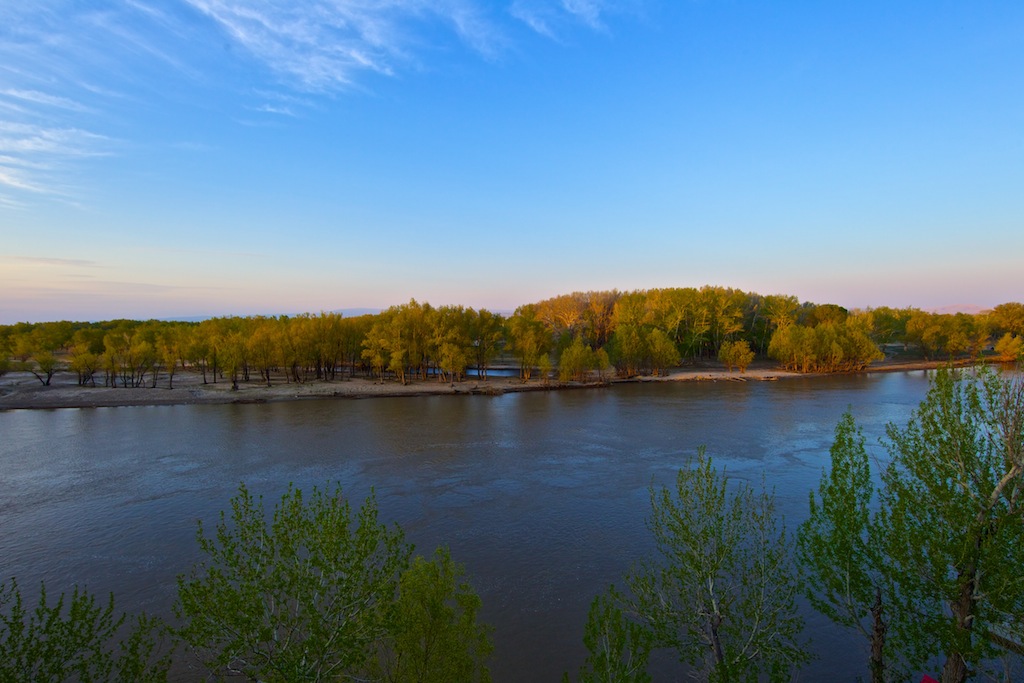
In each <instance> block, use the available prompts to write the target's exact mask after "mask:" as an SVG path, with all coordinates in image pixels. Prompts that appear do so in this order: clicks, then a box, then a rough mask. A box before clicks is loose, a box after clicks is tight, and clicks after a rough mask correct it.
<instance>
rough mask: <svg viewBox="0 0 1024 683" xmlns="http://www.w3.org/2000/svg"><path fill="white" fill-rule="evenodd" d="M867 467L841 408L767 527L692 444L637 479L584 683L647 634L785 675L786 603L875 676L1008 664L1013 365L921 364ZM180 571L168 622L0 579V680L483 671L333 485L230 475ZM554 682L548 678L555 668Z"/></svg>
mask: <svg viewBox="0 0 1024 683" xmlns="http://www.w3.org/2000/svg"><path fill="white" fill-rule="evenodd" d="M887 435H888V436H887V439H886V441H885V446H886V449H887V450H888V453H889V460H888V463H887V464H885V465H884V467H882V469H881V471H880V472H878V473H875V474H877V475H878V476H875V474H873V473H872V471H871V464H870V461H869V458H868V456H867V453H866V450H865V445H864V439H863V437H862V436H861V435H860V431H859V429H858V428H857V425H856V422H855V420H854V418H853V416H852V415H850V414H847V415H845V416H844V417H843V418H842V419H841V420H840V422H839V424H838V425H837V426H836V430H835V441H834V443H833V446H832V448H831V467H830V468H829V470H828V471H826V472H824V473H823V477H822V480H821V483H820V485H819V488H818V490H817V491H813V492H811V494H810V498H809V501H810V502H809V505H810V508H809V510H810V514H809V517H808V519H807V520H806V521H805V522H804V523H803V524H802V525H801V526H800V527H799V528H798V529H797V530H796V533H795V534H792V533H790V532H788V531H787V529H786V527H785V524H784V521H783V520H781V519H779V518H778V517H777V515H776V514H775V511H774V497H773V494H772V492H771V491H769V490H767V489H766V488H765V486H764V485H763V484H762V485H761V486H760V487H754V486H751V485H748V484H746V483H742V482H734V481H731V480H730V479H729V478H728V474H727V473H726V472H724V471H719V470H717V469H716V468H715V467H714V464H713V461H712V459H711V458H710V457H709V456H707V454H706V453H704V451H703V450H702V449H698V452H697V455H696V457H695V458H694V460H693V462H691V464H690V466H688V467H686V468H683V469H682V470H680V471H679V473H678V476H677V478H676V481H675V485H674V486H673V487H652V488H651V490H650V502H651V509H650V514H649V516H648V528H649V530H650V532H651V533H652V535H653V537H654V539H655V541H656V548H657V552H656V554H655V555H654V556H653V557H649V558H637V562H636V564H635V565H634V566H633V567H632V568H631V569H630V570H629V571H628V572H627V573H626V574H625V576H624V577H623V586H622V587H621V588H617V587H615V586H611V587H610V588H609V589H608V591H607V592H606V593H605V594H602V595H599V596H597V597H596V598H595V600H594V602H593V604H592V607H591V610H590V614H589V617H588V620H587V623H586V624H585V625H584V629H583V642H584V644H585V646H586V649H587V651H588V655H587V658H586V661H585V662H584V664H583V666H582V667H581V668H580V670H579V672H578V673H577V675H576V680H579V681H581V682H584V681H585V682H592V681H605V682H610V681H650V680H651V676H650V674H649V672H648V662H649V658H650V656H651V654H652V653H653V652H654V651H656V650H665V651H667V652H671V653H673V656H674V657H675V658H676V659H678V661H679V662H680V663H681V664H682V665H683V666H685V667H686V668H687V670H689V671H690V672H691V673H692V674H693V675H694V676H695V677H696V678H697V679H699V680H706V681H722V682H726V681H738V680H771V681H787V680H791V679H793V678H794V676H795V675H797V672H798V671H799V669H800V667H801V665H802V664H804V663H806V662H807V661H808V660H809V658H810V656H811V654H810V649H809V644H808V642H807V640H806V637H805V636H804V624H803V619H802V617H801V615H800V612H799V610H797V608H796V606H795V605H796V601H797V599H798V598H799V596H800V595H801V594H803V595H805V596H806V597H807V598H808V599H809V601H810V603H811V605H812V606H813V607H815V608H816V609H818V610H820V611H821V612H822V613H823V614H825V615H826V616H828V617H829V618H830V619H832V620H834V621H835V622H836V623H838V624H840V625H842V626H845V627H847V628H849V629H851V630H852V631H854V632H857V633H861V634H862V635H863V637H864V642H865V645H866V647H865V651H866V652H868V653H869V654H868V655H867V656H866V657H865V664H864V667H865V671H866V672H867V673H868V675H869V676H870V678H871V680H872V681H873V682H875V683H878V682H881V681H901V680H915V681H916V680H919V677H920V674H921V672H922V671H931V672H933V673H938V675H939V676H940V677H941V680H942V681H943V683H961V682H963V681H966V680H968V679H996V680H1004V681H1011V680H1015V679H1017V678H1018V677H1019V674H1020V668H1019V666H1020V661H1019V660H1020V654H1021V653H1022V652H1024V646H1022V643H1024V581H1022V580H1021V578H1020V575H1019V571H1018V569H1019V567H1020V566H1021V563H1022V561H1024V519H1022V514H1024V380H1022V379H1021V376H1020V375H1019V374H1015V375H1000V374H997V373H996V372H995V371H993V370H990V369H987V368H981V369H980V370H978V371H972V372H959V371H955V370H941V371H939V372H937V373H936V374H935V376H934V377H933V379H932V381H931V384H930V388H929V391H928V394H927V396H926V397H925V399H924V400H923V401H922V402H921V404H920V405H919V407H918V409H917V410H916V411H915V412H914V413H913V415H912V416H911V418H910V420H909V421H908V422H907V423H906V424H905V425H896V424H890V425H889V427H888V430H887ZM197 540H198V542H199V545H200V548H201V550H202V551H203V553H204V556H205V558H206V559H205V560H203V561H202V562H200V563H199V564H198V565H197V566H195V567H193V568H192V569H191V570H190V571H188V572H187V573H185V574H182V575H180V576H179V578H178V600H177V602H176V606H175V610H174V613H175V622H174V623H163V622H161V621H159V620H156V619H152V618H149V617H145V616H139V617H128V616H124V615H122V616H117V615H116V612H115V609H114V603H113V596H111V597H110V599H109V602H108V603H106V604H105V606H103V605H98V604H97V602H96V598H95V597H94V596H92V595H90V594H88V593H87V592H86V591H84V590H80V589H78V588H74V589H73V592H72V593H71V594H70V599H69V598H68V596H67V595H66V594H62V595H61V596H60V597H59V598H58V599H57V600H56V602H55V603H51V602H50V601H49V599H48V594H47V592H46V590H45V587H43V589H42V590H41V591H40V597H39V603H38V606H37V607H36V608H35V609H26V608H25V606H24V604H23V601H22V596H21V593H20V590H19V587H18V584H17V583H16V582H15V581H14V580H13V579H12V580H11V581H10V582H8V583H5V584H4V585H3V586H2V587H0V680H3V681H7V680H11V681H20V680H38V681H63V680H153V681H160V680H166V679H167V677H168V672H169V670H170V667H171V664H172V661H174V662H179V663H180V662H188V663H189V666H191V667H194V668H193V670H194V671H195V672H196V675H197V676H200V677H207V676H212V677H214V678H218V679H220V678H224V677H227V676H229V675H240V676H242V677H244V678H246V679H248V680H264V681H298V680H306V681H326V680H374V681H483V680H487V679H488V673H487V668H486V660H487V656H488V653H489V652H490V651H491V643H490V635H489V631H488V629H487V627H486V626H484V625H482V624H479V623H478V620H477V614H478V610H479V607H480V600H479V598H478V597H477V596H476V594H475V592H474V591H473V589H472V587H471V586H470V584H469V583H468V581H467V580H466V577H465V576H464V573H463V570H462V569H461V567H460V566H459V565H458V564H457V563H455V562H454V561H453V560H452V559H451V558H450V557H449V555H448V553H447V551H445V550H444V549H443V548H442V549H439V550H437V551H435V552H434V553H433V555H432V556H431V557H430V558H429V559H428V558H424V557H418V556H414V555H413V548H411V546H409V545H408V544H407V543H406V542H405V541H404V539H403V535H402V533H401V530H400V529H398V528H396V527H394V526H390V527H389V526H387V525H385V524H383V523H381V522H380V521H379V520H378V518H377V512H376V505H375V502H374V500H373V498H372V496H371V498H370V499H368V500H367V501H365V502H364V503H363V505H362V506H361V508H360V509H359V511H358V512H353V510H352V509H351V508H350V505H349V503H348V502H346V500H345V499H344V497H343V495H342V492H341V491H340V490H338V489H330V490H324V491H320V490H314V491H313V492H312V494H311V495H309V496H308V497H307V496H304V495H303V493H302V492H301V491H299V490H296V489H289V490H288V491H287V492H286V493H285V494H284V495H283V496H282V498H281V500H280V501H279V502H278V503H277V504H276V506H275V508H274V510H273V512H272V514H270V515H269V516H268V515H267V514H266V512H265V510H264V507H263V504H262V501H261V500H259V499H258V498H254V497H253V496H252V495H251V494H250V493H249V491H248V489H247V488H246V487H245V486H244V485H242V486H241V487H240V489H239V492H238V494H237V495H236V496H235V497H234V498H233V499H232V501H231V509H230V512H225V513H222V515H221V518H220V520H219V521H218V522H217V523H216V524H215V525H214V527H213V528H212V529H211V530H209V531H207V528H206V527H204V526H203V525H202V524H201V525H200V526H199V529H198V531H197ZM565 679H566V680H568V679H569V675H568V674H566V676H565Z"/></svg>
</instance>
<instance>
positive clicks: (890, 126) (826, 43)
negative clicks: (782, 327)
mask: <svg viewBox="0 0 1024 683" xmlns="http://www.w3.org/2000/svg"><path fill="white" fill-rule="evenodd" d="M1022 74H1024V3H1018V2H1010V1H1008V0H1007V1H1005V2H986V1H984V0H980V1H975V2H967V1H964V2H942V1H932V2H912V1H908V2H898V3H894V2H881V1H879V2H874V1H862V2H857V3H832V2H803V1H797V0H794V1H792V2H789V1H786V2H783V1H781V0H779V1H776V2H764V1H763V0H761V1H757V2H755V1H752V0H751V1H749V2H748V1H744V0H731V1H729V0H721V1H719V0H694V1H692V2H691V1H688V0H661V1H659V0H623V1H622V2H613V1H612V0H501V1H492V2H484V1H483V0H432V1H430V0H390V1H389V0H381V1H377V2H374V1H373V0H311V1H309V2H298V1H297V2H278V1H276V0H163V1H162V2H153V1H151V0H123V1H117V0H113V1H110V2H102V1H98V2H89V3H82V2H74V1H71V0H68V1H63V0H33V2H4V3H0V323H11V322H16V321H21V320H29V321H40V320H56V319H71V320H103V319H112V318H119V317H129V318H149V317H157V318H168V317H176V316H202V315H251V314H279V313H297V312H303V311H311V312H318V311H321V310H332V309H339V308H351V307H387V306H389V305H392V304H396V303H403V302H405V301H408V300H409V299H410V298H416V299H417V300H420V301H428V302H430V303H432V304H435V305H441V304H464V305H467V306H473V307H478V308H479V307H484V308H489V309H492V310H508V309H512V308H515V307H516V306H517V305H519V304H523V303H528V302H531V301H536V300H539V299H543V298H547V297H550V296H554V295H556V294H562V293H568V292H571V291H574V290H588V289H612V288H617V289H620V290H630V289H638V288H640V289H647V288H653V287H685V286H701V285H705V284H714V285H723V286H731V287H738V288H741V289H744V290H747V291H755V292H759V293H762V294H772V293H783V294H792V295H795V296H797V297H798V298H800V299H801V300H805V301H815V302H818V303H825V302H829V303H838V304H841V305H843V306H847V307H850V308H854V307H857V308H862V307H868V306H881V305H890V306H918V307H921V308H933V307H941V306H952V305H977V306H983V307H985V306H993V305H995V304H998V303H1003V302H1007V301H1022V300H1024V274H1022V270H1024V268H1022V267H1024V75H1022Z"/></svg>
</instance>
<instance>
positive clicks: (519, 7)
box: [508, 0, 644, 40]
mask: <svg viewBox="0 0 1024 683" xmlns="http://www.w3.org/2000/svg"><path fill="white" fill-rule="evenodd" d="M643 2H644V0H512V2H511V4H510V5H509V8H508V11H509V14H511V15H512V16H513V17H515V18H516V19H518V20H519V21H521V22H523V23H524V24H526V25H527V26H528V27H530V28H531V29H533V30H534V31H535V32H537V33H539V34H541V35H543V36H546V37H548V38H552V39H556V40H557V39H560V37H561V35H562V34H564V33H567V32H568V31H570V30H572V29H573V28H575V27H579V26H581V25H582V26H584V27H586V28H588V29H590V30H593V31H601V32H604V31H607V30H608V24H607V17H608V16H610V15H613V14H621V13H625V14H633V13H639V12H640V11H641V5H642V4H643Z"/></svg>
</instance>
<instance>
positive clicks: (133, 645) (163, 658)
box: [0, 579, 170, 683]
mask: <svg viewBox="0 0 1024 683" xmlns="http://www.w3.org/2000/svg"><path fill="white" fill-rule="evenodd" d="M160 631H161V626H160V624H159V623H158V622H157V621H156V620H154V619H151V618H148V617H146V616H145V615H143V616H140V617H137V618H132V619H129V618H128V616H127V615H125V614H121V615H117V613H116V611H115V609H114V596H113V595H111V596H110V599H109V601H108V602H107V603H106V605H103V604H98V603H97V601H96V597H95V596H94V595H92V594H91V593H89V592H88V591H85V590H81V589H79V588H78V587H77V586H76V587H75V589H74V590H73V591H72V593H71V595H70V596H68V595H66V594H64V593H61V595H60V596H59V597H58V598H57V601H56V602H55V603H53V604H50V602H49V599H48V597H47V594H46V586H45V585H41V586H40V596H39V604H38V605H37V606H36V607H35V609H31V610H29V609H26V608H25V605H24V602H23V599H22V596H21V591H20V590H19V589H18V584H17V581H15V580H14V579H11V582H10V583H4V584H0V681H11V682H13V681H32V682H33V683H59V682H62V681H81V682H83V683H88V682H95V683H106V682H108V681H118V682H124V683H137V682H141V683H145V682H150V681H152V682H155V681H166V680H167V671H168V669H169V668H170V658H169V656H167V655H161V654H160V653H159V649H158V639H159V633H160Z"/></svg>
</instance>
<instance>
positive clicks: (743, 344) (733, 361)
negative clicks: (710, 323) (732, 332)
mask: <svg viewBox="0 0 1024 683" xmlns="http://www.w3.org/2000/svg"><path fill="white" fill-rule="evenodd" d="M718 360H719V361H721V362H722V363H723V364H724V365H725V366H726V367H727V368H729V372H732V369H733V368H737V369H739V371H740V372H741V373H743V372H746V371H747V366H749V365H750V364H751V363H752V362H753V360H754V352H753V351H752V350H751V348H750V342H747V341H745V340H743V341H727V342H722V346H721V348H719V349H718Z"/></svg>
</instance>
